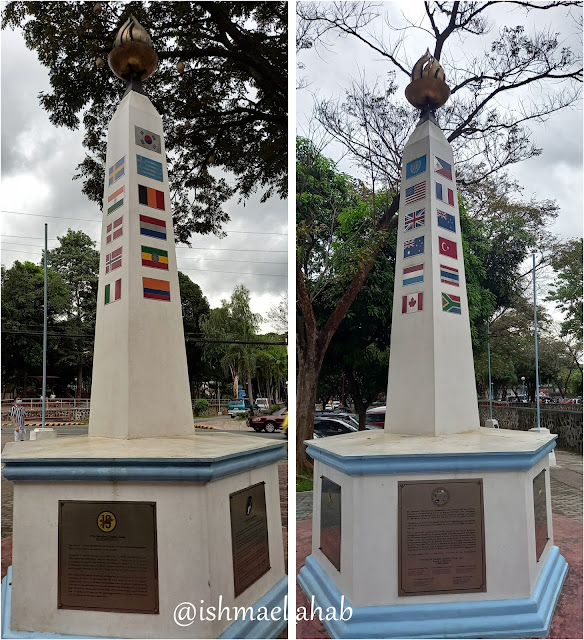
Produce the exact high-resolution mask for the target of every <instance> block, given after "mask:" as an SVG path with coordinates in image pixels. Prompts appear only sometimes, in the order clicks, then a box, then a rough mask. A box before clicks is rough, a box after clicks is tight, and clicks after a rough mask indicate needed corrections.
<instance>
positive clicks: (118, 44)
mask: <svg viewBox="0 0 584 640" xmlns="http://www.w3.org/2000/svg"><path fill="white" fill-rule="evenodd" d="M108 62H109V66H110V69H111V70H112V71H113V72H114V73H115V74H116V76H118V78H122V79H123V80H126V82H128V85H130V86H129V89H132V90H135V91H139V92H141V93H143V90H141V81H142V80H146V78H148V77H150V76H151V75H152V74H153V73H154V71H155V70H156V67H157V66H158V54H157V53H156V51H155V50H154V48H153V47H152V40H151V38H150V36H149V35H148V32H147V31H146V29H144V27H143V26H142V25H141V24H140V23H139V22H138V20H136V18H135V17H134V16H133V15H131V16H130V17H129V18H128V19H127V20H126V22H124V24H123V25H122V26H121V27H120V30H119V31H118V34H117V36H116V39H115V40H114V48H113V49H112V50H111V52H110V54H109V58H108Z"/></svg>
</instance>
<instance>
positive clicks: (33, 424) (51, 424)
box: [2, 422, 87, 429]
mask: <svg viewBox="0 0 584 640" xmlns="http://www.w3.org/2000/svg"><path fill="white" fill-rule="evenodd" d="M86 424H87V422H46V423H45V427H65V426H66V427H73V426H83V425H86ZM11 426H12V424H11V423H9V422H7V423H5V424H3V425H2V427H11ZM42 426H43V423H42V422H27V423H26V424H25V425H24V427H25V429H26V427H42Z"/></svg>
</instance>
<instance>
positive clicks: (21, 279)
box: [1, 261, 72, 394]
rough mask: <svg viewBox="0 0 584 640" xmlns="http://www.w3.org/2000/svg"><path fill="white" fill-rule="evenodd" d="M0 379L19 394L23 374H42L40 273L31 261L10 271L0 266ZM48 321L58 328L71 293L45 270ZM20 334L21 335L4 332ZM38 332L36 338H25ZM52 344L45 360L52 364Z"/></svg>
mask: <svg viewBox="0 0 584 640" xmlns="http://www.w3.org/2000/svg"><path fill="white" fill-rule="evenodd" d="M1 273H2V275H1V279H2V378H3V381H4V383H5V384H7V383H12V384H14V385H16V386H17V388H18V391H19V392H20V393H21V394H22V393H25V392H26V387H27V384H28V381H27V380H26V376H27V375H37V376H38V375H41V374H42V362H43V360H42V358H43V342H42V331H43V304H44V270H43V267H40V266H37V265H35V264H33V263H32V262H24V263H21V262H18V261H16V262H15V263H14V264H13V265H12V267H10V269H6V267H4V266H2V272H1ZM47 276H48V283H47V295H48V322H49V325H50V326H54V325H58V324H59V323H60V322H61V319H62V318H63V317H64V316H66V314H67V312H68V310H69V309H70V308H71V302H72V296H71V291H70V290H69V288H68V287H67V284H66V283H65V281H64V280H63V278H62V277H61V276H60V275H59V274H58V273H55V272H54V271H53V270H52V269H49V270H48V273H47ZM9 331H21V332H23V333H21V334H18V333H8V332H9ZM28 332H38V335H25V333H28ZM55 346H56V345H55V341H54V340H51V341H50V342H49V357H50V361H51V362H53V363H54V362H55V361H56V353H55Z"/></svg>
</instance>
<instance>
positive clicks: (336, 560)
mask: <svg viewBox="0 0 584 640" xmlns="http://www.w3.org/2000/svg"><path fill="white" fill-rule="evenodd" d="M319 548H320V550H321V551H322V552H323V553H324V555H325V556H326V557H327V558H328V559H329V560H330V561H331V562H332V563H333V566H334V567H335V568H336V570H337V571H340V570H341V487H340V485H338V484H336V483H334V482H333V481H332V480H329V479H328V478H326V477H325V476H322V488H321V491H320V547H319Z"/></svg>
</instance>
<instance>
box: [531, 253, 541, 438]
mask: <svg viewBox="0 0 584 640" xmlns="http://www.w3.org/2000/svg"><path fill="white" fill-rule="evenodd" d="M532 258H533V325H534V330H535V402H536V405H537V428H538V429H539V428H540V406H539V354H538V346H537V293H536V289H535V251H534V252H533V254H532Z"/></svg>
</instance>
